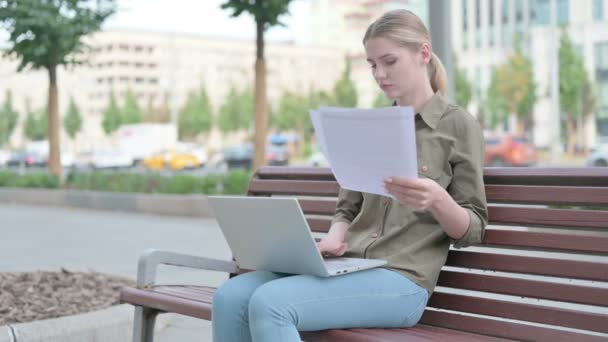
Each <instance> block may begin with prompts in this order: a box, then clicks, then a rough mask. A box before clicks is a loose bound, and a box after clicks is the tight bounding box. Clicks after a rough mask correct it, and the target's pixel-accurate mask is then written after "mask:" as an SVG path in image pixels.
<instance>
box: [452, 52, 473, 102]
mask: <svg viewBox="0 0 608 342" xmlns="http://www.w3.org/2000/svg"><path fill="white" fill-rule="evenodd" d="M452 55H453V56H454V87H455V88H456V89H455V91H456V104H458V105H459V106H461V107H463V108H466V107H467V106H468V105H469V103H470V102H471V98H472V97H473V87H472V86H471V82H469V79H468V78H467V75H466V73H465V72H464V70H462V69H461V68H460V67H459V65H458V58H456V54H452Z"/></svg>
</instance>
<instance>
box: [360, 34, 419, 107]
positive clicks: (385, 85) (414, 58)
mask: <svg viewBox="0 0 608 342" xmlns="http://www.w3.org/2000/svg"><path fill="white" fill-rule="evenodd" d="M365 52H366V54H367V61H368V62H369V64H370V67H371V68H372V74H373V75H374V79H375V80H376V82H377V83H378V86H380V89H382V91H384V94H386V96H387V97H388V98H390V99H400V98H409V97H410V96H411V94H412V93H413V90H414V89H416V87H418V86H419V85H420V84H423V83H422V82H427V83H428V82H429V81H428V76H427V74H426V65H427V64H428V62H429V60H430V48H429V46H428V44H423V45H422V47H421V48H420V49H419V51H418V52H413V51H412V50H410V49H408V48H405V47H403V46H400V45H397V44H396V43H395V42H393V41H392V40H390V39H387V38H382V37H376V38H371V39H369V40H368V41H367V42H366V44H365Z"/></svg>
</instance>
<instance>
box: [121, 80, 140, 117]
mask: <svg viewBox="0 0 608 342" xmlns="http://www.w3.org/2000/svg"><path fill="white" fill-rule="evenodd" d="M120 114H121V116H120V123H121V125H128V124H136V123H140V122H141V121H142V118H143V113H142V112H141V109H140V108H139V105H138V104H137V98H136V97H135V94H133V92H132V91H131V89H129V90H127V93H126V94H125V104H124V106H123V108H122V111H121V113H120Z"/></svg>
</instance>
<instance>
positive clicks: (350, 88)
mask: <svg viewBox="0 0 608 342" xmlns="http://www.w3.org/2000/svg"><path fill="white" fill-rule="evenodd" d="M333 95H334V96H333V97H334V104H335V105H336V106H339V107H356V106H357V89H355V84H354V83H353V81H352V80H351V78H350V60H349V59H348V58H346V65H345V67H344V71H343V72H342V77H341V78H340V79H339V80H338V81H337V82H336V84H335V85H334V94H333Z"/></svg>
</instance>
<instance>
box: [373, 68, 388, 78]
mask: <svg viewBox="0 0 608 342" xmlns="http://www.w3.org/2000/svg"><path fill="white" fill-rule="evenodd" d="M374 77H375V78H377V79H383V78H385V77H386V72H385V71H384V70H383V69H382V68H380V67H376V69H375V70H374Z"/></svg>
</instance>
